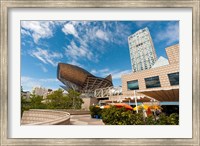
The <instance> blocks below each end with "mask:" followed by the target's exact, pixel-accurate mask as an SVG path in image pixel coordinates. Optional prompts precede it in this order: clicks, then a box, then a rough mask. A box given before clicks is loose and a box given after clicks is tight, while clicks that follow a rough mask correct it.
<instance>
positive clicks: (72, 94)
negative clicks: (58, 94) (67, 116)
mask: <svg viewBox="0 0 200 146" xmlns="http://www.w3.org/2000/svg"><path fill="white" fill-rule="evenodd" d="M67 97H68V98H69V101H70V102H72V108H73V109H80V108H81V105H82V104H83V103H84V102H83V100H82V98H80V93H79V92H77V91H74V90H69V91H68V94H67Z"/></svg>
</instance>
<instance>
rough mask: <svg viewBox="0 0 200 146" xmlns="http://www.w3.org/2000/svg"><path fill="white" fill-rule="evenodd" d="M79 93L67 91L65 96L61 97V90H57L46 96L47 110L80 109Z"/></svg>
mask: <svg viewBox="0 0 200 146" xmlns="http://www.w3.org/2000/svg"><path fill="white" fill-rule="evenodd" d="M79 96H80V93H78V92H76V91H74V90H69V91H68V94H67V95H63V90H61V89H58V90H56V91H54V92H53V93H52V94H50V95H48V96H47V108H48V109H81V105H82V104H83V100H82V99H81V98H80V97H79Z"/></svg>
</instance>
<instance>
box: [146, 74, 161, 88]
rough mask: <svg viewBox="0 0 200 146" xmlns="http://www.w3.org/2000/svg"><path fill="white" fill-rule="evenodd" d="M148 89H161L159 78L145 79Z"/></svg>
mask: <svg viewBox="0 0 200 146" xmlns="http://www.w3.org/2000/svg"><path fill="white" fill-rule="evenodd" d="M144 80H145V83H146V88H156V87H161V85H160V80H159V76H155V77H150V78H145V79H144Z"/></svg>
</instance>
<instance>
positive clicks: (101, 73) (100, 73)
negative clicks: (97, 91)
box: [91, 68, 131, 79]
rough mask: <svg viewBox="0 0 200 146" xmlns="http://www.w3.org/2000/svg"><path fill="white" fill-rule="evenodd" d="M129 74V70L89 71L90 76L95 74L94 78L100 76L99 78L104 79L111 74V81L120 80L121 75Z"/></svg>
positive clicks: (106, 69)
mask: <svg viewBox="0 0 200 146" xmlns="http://www.w3.org/2000/svg"><path fill="white" fill-rule="evenodd" d="M130 72H131V70H122V71H120V70H109V69H108V68H105V69H100V70H95V69H92V70H91V73H92V74H95V75H96V76H100V77H106V76H108V75H109V74H111V75H112V79H121V75H122V74H127V73H130Z"/></svg>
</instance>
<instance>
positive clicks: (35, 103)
mask: <svg viewBox="0 0 200 146" xmlns="http://www.w3.org/2000/svg"><path fill="white" fill-rule="evenodd" d="M42 100H43V97H42V96H39V95H35V94H31V96H30V105H31V109H44V108H46V107H45V104H44V103H42Z"/></svg>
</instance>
